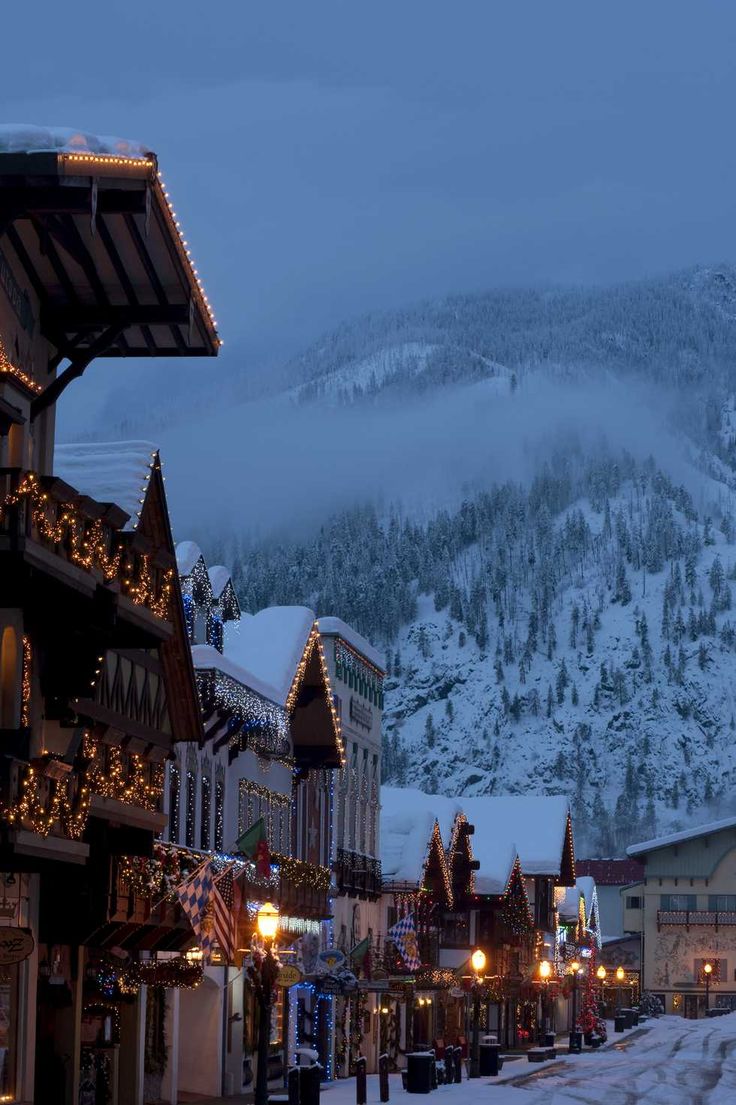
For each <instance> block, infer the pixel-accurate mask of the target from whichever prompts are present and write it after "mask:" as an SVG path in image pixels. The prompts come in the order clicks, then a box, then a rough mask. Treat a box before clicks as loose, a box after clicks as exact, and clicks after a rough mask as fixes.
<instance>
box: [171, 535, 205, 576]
mask: <svg viewBox="0 0 736 1105" xmlns="http://www.w3.org/2000/svg"><path fill="white" fill-rule="evenodd" d="M198 561H201V562H202V565H203V566H204V556H203V555H202V550H201V549H200V547H199V545H198V544H197V542H196V541H180V542H179V544H178V545H177V546H176V567H177V570H178V572H179V575H180V576H190V575H191V574H192V572H193V571H194V565H195V564H197V563H198Z"/></svg>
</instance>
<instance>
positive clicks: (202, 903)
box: [176, 861, 214, 958]
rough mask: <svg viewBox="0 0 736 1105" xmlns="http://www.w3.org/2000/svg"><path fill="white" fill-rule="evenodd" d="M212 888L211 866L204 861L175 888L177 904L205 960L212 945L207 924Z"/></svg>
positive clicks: (208, 924)
mask: <svg viewBox="0 0 736 1105" xmlns="http://www.w3.org/2000/svg"><path fill="white" fill-rule="evenodd" d="M213 887H214V883H213V880H212V864H211V863H210V862H209V861H205V862H204V863H201V864H200V865H199V867H198V868H197V869H196V871H194V873H193V874H192V875H190V877H189V878H188V879H187V880H186V881H185V882H183V883H181V884H180V885H179V886H177V888H176V894H177V897H178V899H179V904H180V905H181V908H182V910H183V911H184V915H185V916H186V918H187V920H188V921H189V924H190V925H191V926H192V929H193V930H194V935H195V936H196V937H197V939H198V940H199V945H200V947H201V948H202V951H203V952H204V954H205V958H207V955H208V953H209V950H210V945H211V943H212V926H211V924H210V923H209V913H210V905H211V903H210V898H211V896H212V890H213Z"/></svg>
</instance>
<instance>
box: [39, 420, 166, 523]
mask: <svg viewBox="0 0 736 1105" xmlns="http://www.w3.org/2000/svg"><path fill="white" fill-rule="evenodd" d="M157 455H158V449H157V447H156V446H155V445H153V444H152V443H151V442H150V441H115V442H81V443H77V444H69V445H57V446H56V447H55V450H54V475H56V476H58V477H60V478H61V479H62V480H64V481H65V482H66V483H68V484H71V486H72V487H73V488H75V490H77V491H79V492H81V494H83V495H88V496H89V497H90V498H91V499H95V500H96V501H97V502H98V503H115V505H116V506H119V507H120V508H121V509H122V510H124V511H125V513H126V514H128V515H129V516H130V517H129V519H128V521H127V522H126V523H125V525H124V527H123V529H125V530H133V529H135V528H136V526H137V525H138V520H139V518H140V513H141V510H142V509H143V502H144V500H145V498H146V494H147V492H148V483H149V480H150V477H151V471H152V468H153V465H154V463H155V461H156V457H157Z"/></svg>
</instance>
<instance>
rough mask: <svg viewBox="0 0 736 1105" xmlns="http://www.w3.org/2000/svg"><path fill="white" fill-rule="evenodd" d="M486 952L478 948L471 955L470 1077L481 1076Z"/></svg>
mask: <svg viewBox="0 0 736 1105" xmlns="http://www.w3.org/2000/svg"><path fill="white" fill-rule="evenodd" d="M486 963H487V959H486V953H485V952H484V951H483V949H482V948H476V949H475V951H474V952H473V954H472V955H471V957H470V965H471V967H472V968H473V970H474V971H475V981H474V983H473V1043H472V1048H471V1053H470V1070H469V1071H468V1078H480V1057H479V1031H480V987H481V981H482V975H483V972H484V971H485V969H486Z"/></svg>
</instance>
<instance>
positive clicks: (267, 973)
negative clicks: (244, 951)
mask: <svg viewBox="0 0 736 1105" xmlns="http://www.w3.org/2000/svg"><path fill="white" fill-rule="evenodd" d="M256 925H257V927H258V935H259V936H260V937H261V941H262V947H261V948H259V949H256V950H255V951H254V953H253V973H252V976H251V977H252V978H253V981H254V982H255V984H256V995H257V997H258V1069H257V1071H256V1086H255V1096H254V1102H255V1105H268V1045H269V1043H270V1039H271V1005H272V995H273V988H274V986H275V985H276V976H277V975H278V972H279V962H278V960H277V958H276V956H275V955H274V954H273V945H274V941H275V939H276V932H277V930H278V927H279V911H278V910H277V909H276V907H275V906H273V905H272V904H271V902H266V903H265V905H262V906H261V908H260V909H259V910H258V915H257V919H256Z"/></svg>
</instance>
